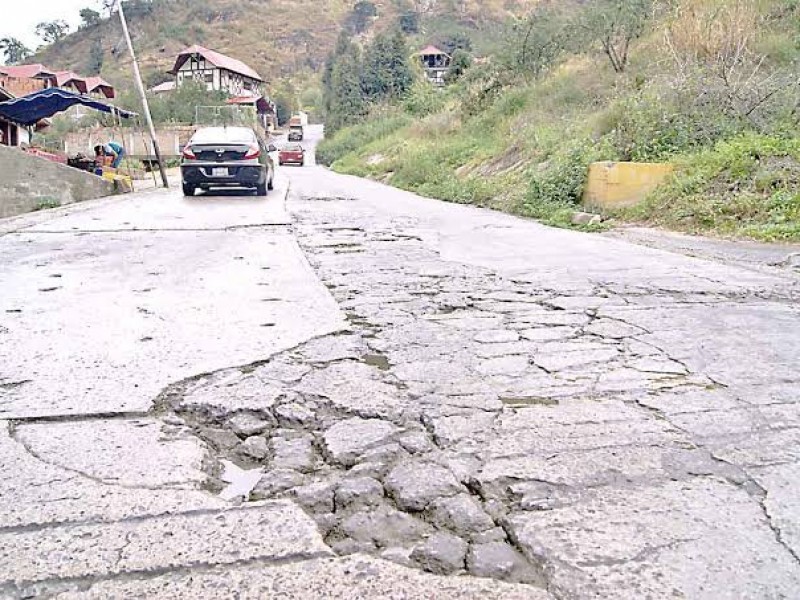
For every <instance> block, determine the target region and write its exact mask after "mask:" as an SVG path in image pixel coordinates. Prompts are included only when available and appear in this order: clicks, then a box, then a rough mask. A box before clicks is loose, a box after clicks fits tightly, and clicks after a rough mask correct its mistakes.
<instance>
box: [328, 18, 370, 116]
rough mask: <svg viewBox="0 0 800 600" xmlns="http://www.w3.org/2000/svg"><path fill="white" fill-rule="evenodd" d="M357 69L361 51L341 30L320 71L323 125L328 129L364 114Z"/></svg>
mask: <svg viewBox="0 0 800 600" xmlns="http://www.w3.org/2000/svg"><path fill="white" fill-rule="evenodd" d="M361 70H362V64H361V52H360V51H359V49H358V46H356V45H355V44H353V43H352V42H350V40H349V39H348V37H347V35H346V34H345V33H344V32H343V35H341V36H340V37H339V41H338V42H337V44H336V49H335V50H334V52H333V54H331V56H330V57H329V58H328V61H327V63H326V68H325V73H324V74H323V81H324V84H325V89H324V104H325V116H326V125H327V127H328V128H329V129H330V131H336V130H337V129H340V128H342V127H345V126H347V125H351V124H353V123H355V122H356V121H357V120H358V119H360V118H361V117H363V116H364V115H365V114H366V112H367V106H368V104H367V100H366V98H365V97H364V93H363V90H362V73H361Z"/></svg>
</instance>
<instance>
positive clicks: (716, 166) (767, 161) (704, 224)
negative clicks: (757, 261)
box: [623, 134, 800, 241]
mask: <svg viewBox="0 0 800 600" xmlns="http://www.w3.org/2000/svg"><path fill="white" fill-rule="evenodd" d="M677 166H678V170H677V173H676V175H675V176H674V177H673V178H671V179H670V181H669V182H668V183H666V184H665V185H662V186H661V187H659V188H658V189H657V190H656V191H655V192H654V193H653V194H651V195H650V197H649V198H647V200H646V201H645V202H644V203H643V204H642V205H641V206H639V207H636V208H634V209H631V210H629V211H625V212H623V216H629V217H632V218H635V219H639V220H644V221H648V222H651V223H655V224H662V225H668V226H670V227H673V228H677V229H682V230H688V231H714V232H717V233H722V234H739V235H747V236H750V237H755V238H759V239H764V240H784V241H796V240H800V138H797V137H793V138H790V137H786V138H784V137H774V136H762V135H756V134H746V135H740V136H737V137H735V138H732V139H731V140H728V141H723V142H720V143H718V144H716V146H715V147H714V148H713V149H710V150H704V151H701V152H698V153H696V154H690V155H686V156H684V157H682V158H681V160H679V161H677Z"/></svg>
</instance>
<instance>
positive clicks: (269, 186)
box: [267, 175, 275, 190]
mask: <svg viewBox="0 0 800 600" xmlns="http://www.w3.org/2000/svg"><path fill="white" fill-rule="evenodd" d="M267 189H268V190H274V189H275V176H274V175H273V176H272V177H270V178H269V183H267Z"/></svg>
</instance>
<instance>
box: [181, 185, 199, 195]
mask: <svg viewBox="0 0 800 600" xmlns="http://www.w3.org/2000/svg"><path fill="white" fill-rule="evenodd" d="M195 189H197V188H195V187H194V186H193V185H191V184H188V183H184V184H183V195H184V196H194V191H195Z"/></svg>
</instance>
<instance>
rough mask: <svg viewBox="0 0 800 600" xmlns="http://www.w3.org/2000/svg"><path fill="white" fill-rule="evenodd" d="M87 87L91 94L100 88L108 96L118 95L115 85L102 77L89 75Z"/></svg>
mask: <svg viewBox="0 0 800 600" xmlns="http://www.w3.org/2000/svg"><path fill="white" fill-rule="evenodd" d="M86 89H87V90H88V93H90V94H91V93H92V92H94V91H96V90H98V89H100V90H101V91H102V92H103V95H104V96H105V97H106V98H113V97H114V96H115V95H116V92H115V91H114V86H113V85H111V84H110V83H108V82H107V81H106V80H105V79H103V78H102V77H87V78H86Z"/></svg>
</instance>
